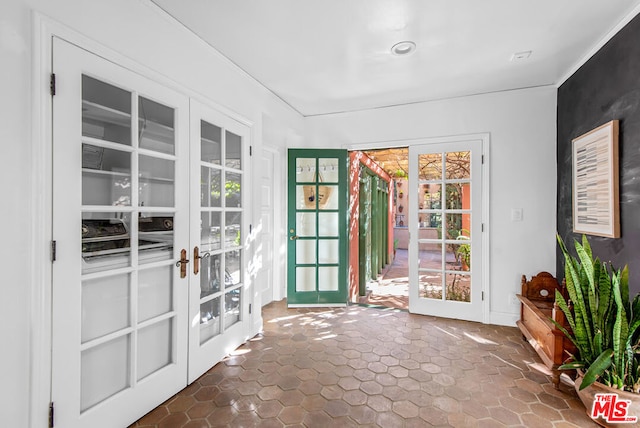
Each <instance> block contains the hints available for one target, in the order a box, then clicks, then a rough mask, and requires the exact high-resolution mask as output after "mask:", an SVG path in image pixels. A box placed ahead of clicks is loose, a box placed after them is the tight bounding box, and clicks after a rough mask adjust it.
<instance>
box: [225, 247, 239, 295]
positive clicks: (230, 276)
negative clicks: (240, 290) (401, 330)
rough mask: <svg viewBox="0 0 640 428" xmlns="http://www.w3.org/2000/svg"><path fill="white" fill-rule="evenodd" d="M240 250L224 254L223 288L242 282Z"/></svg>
mask: <svg viewBox="0 0 640 428" xmlns="http://www.w3.org/2000/svg"><path fill="white" fill-rule="evenodd" d="M241 254H242V253H241V251H240V250H233V251H227V252H226V253H225V254H224V266H225V273H224V275H225V284H224V285H225V287H230V286H232V285H236V284H240V282H242V269H241V266H242V255H241Z"/></svg>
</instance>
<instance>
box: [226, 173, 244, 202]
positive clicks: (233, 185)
mask: <svg viewBox="0 0 640 428" xmlns="http://www.w3.org/2000/svg"><path fill="white" fill-rule="evenodd" d="M224 176H225V180H224V195H225V204H226V206H227V208H240V206H241V202H242V194H241V188H240V184H241V178H242V176H241V175H240V174H235V173H232V172H227V173H225V175H224Z"/></svg>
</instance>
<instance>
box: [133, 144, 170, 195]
mask: <svg viewBox="0 0 640 428" xmlns="http://www.w3.org/2000/svg"><path fill="white" fill-rule="evenodd" d="M138 164H139V171H140V172H139V180H140V183H139V188H138V198H139V203H140V206H141V207H172V206H173V204H174V201H173V199H174V193H175V192H174V178H175V161H173V160H167V159H161V158H156V157H152V156H144V155H140V156H139V157H138Z"/></svg>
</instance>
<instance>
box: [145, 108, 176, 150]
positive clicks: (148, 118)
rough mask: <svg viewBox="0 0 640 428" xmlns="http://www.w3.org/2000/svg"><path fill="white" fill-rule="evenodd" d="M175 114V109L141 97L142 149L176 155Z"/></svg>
mask: <svg viewBox="0 0 640 428" xmlns="http://www.w3.org/2000/svg"><path fill="white" fill-rule="evenodd" d="M174 114H175V111H174V109H172V108H170V107H167V106H164V105H162V104H159V103H157V102H155V101H151V100H148V99H146V98H143V97H140V98H139V99H138V117H139V119H138V140H139V141H140V148H142V149H147V150H153V151H155V152H160V153H166V154H170V155H172V154H175V144H174V138H175V135H174V129H173V122H174Z"/></svg>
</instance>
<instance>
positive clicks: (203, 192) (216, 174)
mask: <svg viewBox="0 0 640 428" xmlns="http://www.w3.org/2000/svg"><path fill="white" fill-rule="evenodd" d="M221 183H222V173H221V171H220V170H219V169H215V168H209V167H206V166H203V167H201V168H200V206H201V207H219V206H220V201H221V198H220V189H221V188H222V187H221V186H222V185H221Z"/></svg>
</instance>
